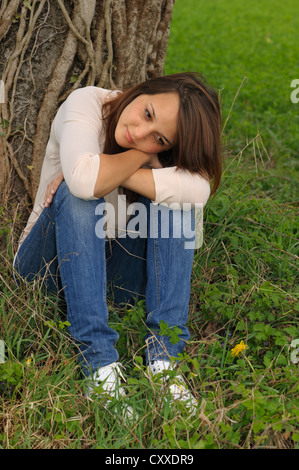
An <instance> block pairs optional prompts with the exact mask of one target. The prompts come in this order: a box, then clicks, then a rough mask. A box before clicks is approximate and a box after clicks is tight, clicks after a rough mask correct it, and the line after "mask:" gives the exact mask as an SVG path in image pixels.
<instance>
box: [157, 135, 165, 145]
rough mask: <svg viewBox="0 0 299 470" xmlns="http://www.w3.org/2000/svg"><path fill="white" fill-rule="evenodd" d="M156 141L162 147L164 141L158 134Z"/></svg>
mask: <svg viewBox="0 0 299 470" xmlns="http://www.w3.org/2000/svg"><path fill="white" fill-rule="evenodd" d="M157 141H158V144H159V145H161V146H162V147H164V145H165V142H164V140H163V139H162V137H160V136H158V138H157Z"/></svg>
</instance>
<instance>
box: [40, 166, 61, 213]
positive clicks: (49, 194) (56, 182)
mask: <svg viewBox="0 0 299 470" xmlns="http://www.w3.org/2000/svg"><path fill="white" fill-rule="evenodd" d="M63 180H64V177H63V173H62V171H61V172H60V173H58V175H57V176H55V178H54V179H53V180H52V181H51V183H49V184H48V186H47V191H46V194H45V198H44V205H45V207H49V205H50V204H51V202H52V200H53V196H54V194H55V193H56V191H57V189H58V188H59V186H60V185H61V183H62V181H63Z"/></svg>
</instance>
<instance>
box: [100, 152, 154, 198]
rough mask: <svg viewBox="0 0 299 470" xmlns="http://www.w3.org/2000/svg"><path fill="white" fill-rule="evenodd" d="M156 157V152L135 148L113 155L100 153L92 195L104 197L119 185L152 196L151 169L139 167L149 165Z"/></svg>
mask: <svg viewBox="0 0 299 470" xmlns="http://www.w3.org/2000/svg"><path fill="white" fill-rule="evenodd" d="M156 159H157V155H156V154H153V155H152V154H146V153H143V152H140V151H139V150H135V149H131V150H128V151H126V152H124V153H119V154H115V155H106V154H101V155H100V168H99V172H98V176H97V180H96V184H95V187H94V197H96V198H100V197H104V196H106V194H108V193H110V192H111V191H113V189H115V188H118V187H119V186H123V187H124V188H126V189H130V190H132V191H135V192H137V193H139V194H142V195H144V196H145V195H146V196H147V197H150V196H153V195H154V194H155V191H154V179H153V177H152V175H151V171H150V170H148V169H142V168H141V167H142V166H144V165H151V162H154V161H155V160H156ZM150 198H151V197H150Z"/></svg>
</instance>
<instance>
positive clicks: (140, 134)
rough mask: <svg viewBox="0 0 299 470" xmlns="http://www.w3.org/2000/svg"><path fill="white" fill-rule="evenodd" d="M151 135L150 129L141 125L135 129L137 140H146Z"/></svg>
mask: <svg viewBox="0 0 299 470" xmlns="http://www.w3.org/2000/svg"><path fill="white" fill-rule="evenodd" d="M149 134H150V129H149V128H148V126H144V125H140V126H137V127H136V128H135V139H136V140H144V139H146V138H147V137H148V136H149Z"/></svg>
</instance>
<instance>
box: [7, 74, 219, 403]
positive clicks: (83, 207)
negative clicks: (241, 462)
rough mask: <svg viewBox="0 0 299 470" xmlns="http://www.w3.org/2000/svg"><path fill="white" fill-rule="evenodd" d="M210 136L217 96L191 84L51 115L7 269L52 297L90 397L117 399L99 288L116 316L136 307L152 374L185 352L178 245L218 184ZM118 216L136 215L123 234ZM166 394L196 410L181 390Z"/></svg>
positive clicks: (80, 104) (99, 95) (67, 107)
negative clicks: (142, 317)
mask: <svg viewBox="0 0 299 470" xmlns="http://www.w3.org/2000/svg"><path fill="white" fill-rule="evenodd" d="M220 136H221V116H220V107H219V103H218V97H217V94H216V93H215V92H214V91H213V90H212V89H210V88H208V87H207V86H206V85H205V83H204V81H203V80H202V79H201V77H200V76H199V75H197V74H191V73H179V74H174V75H170V76H164V77H159V78H154V79H151V80H148V81H146V82H145V83H142V84H140V85H138V86H135V87H133V88H131V89H129V90H127V91H125V92H119V91H109V90H104V89H101V88H98V87H85V88H81V89H78V90H76V91H74V92H72V93H71V94H70V95H69V97H68V98H67V99H66V101H65V102H64V103H63V104H62V106H61V107H60V109H59V110H58V112H57V115H56V117H55V119H54V121H53V124H52V127H51V134H50V138H49V142H48V145H47V149H46V155H45V159H44V163H43V167H42V172H41V179H40V185H39V189H38V192H37V195H36V200H35V204H34V209H33V212H32V214H31V216H30V218H29V220H28V223H27V226H26V228H25V230H24V232H23V234H22V236H21V239H20V243H19V248H18V251H17V254H16V256H15V260H14V267H15V270H16V272H17V273H18V275H19V276H20V277H21V278H26V279H27V280H29V281H30V280H33V279H35V278H37V277H39V278H40V279H41V281H42V282H43V283H44V284H45V286H46V287H47V289H50V290H57V289H58V290H60V291H61V292H63V295H64V297H65V300H66V304H67V315H68V321H69V322H70V328H69V329H70V333H71V335H72V337H73V338H74V339H75V341H76V342H77V343H78V345H79V347H80V361H81V365H82V369H83V372H84V374H85V375H86V376H90V378H91V379H92V382H91V386H90V388H89V392H88V393H89V394H91V393H92V391H93V387H94V386H97V385H99V384H102V387H103V389H104V390H106V391H108V392H109V393H110V395H114V396H115V395H116V394H119V395H122V394H123V392H124V391H123V388H122V387H120V388H118V387H119V377H120V375H121V373H120V368H119V363H118V353H117V350H116V348H115V345H116V342H117V339H118V335H117V333H116V332H115V331H114V330H113V329H112V328H111V327H110V326H109V325H108V309H107V303H106V290H107V287H109V291H110V293H112V295H113V298H114V301H115V302H116V303H117V304H120V303H121V302H128V301H129V300H132V298H134V297H136V296H138V297H139V298H145V300H146V309H147V320H146V325H147V328H148V334H147V337H146V338H145V340H146V362H147V364H148V366H149V368H150V370H151V371H152V373H153V374H155V373H157V372H162V371H163V370H167V369H168V368H169V367H172V364H173V359H175V358H177V357H178V354H179V353H181V352H182V350H183V348H184V346H185V344H186V342H187V341H188V339H189V331H188V328H187V326H186V323H187V318H188V307H189V299H190V278H191V271H192V262H193V253H194V250H193V249H190V246H188V248H186V246H187V245H186V242H190V239H192V237H194V207H195V206H196V205H197V204H202V205H204V204H205V203H206V201H207V199H208V198H209V196H210V194H213V193H215V191H216V190H217V188H218V186H219V183H220V178H221V152H220ZM210 188H211V189H210ZM136 201H137V202H136ZM133 202H135V206H134V205H133V206H132V204H131V203H133ZM129 204H131V205H130V206H129V207H131V215H134V211H133V210H132V207H133V208H134V207H137V209H138V211H137V213H139V216H138V223H135V224H133V225H132V218H131V220H129V216H130V211H128V205H129ZM186 207H187V210H186ZM135 214H136V213H135ZM190 215H192V217H190ZM135 220H136V219H135ZM165 221H166V222H165ZM130 222H131V225H130ZM132 226H133V230H132ZM163 227H164V228H163ZM165 227H166V228H167V230H166V232H167V233H166V234H165ZM135 229H136V230H135ZM138 230H139V236H138V233H137V232H138ZM107 240H109V241H107ZM162 320H164V321H165V322H166V323H167V324H168V325H169V328H174V327H177V328H179V329H180V331H181V333H180V335H179V338H180V340H179V341H178V342H176V344H173V343H172V342H171V341H170V338H169V336H167V335H159V331H160V326H159V324H160V322H161V321H162ZM176 331H179V330H176ZM179 379H180V378H179ZM180 380H181V379H180ZM170 391H171V393H172V395H173V398H175V399H176V398H178V399H181V400H184V401H185V402H186V403H188V404H190V403H191V404H194V403H195V400H194V398H193V397H192V396H191V394H190V393H189V392H188V390H187V389H186V387H185V386H183V385H182V384H181V385H180V386H179V387H178V386H171V387H170Z"/></svg>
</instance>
